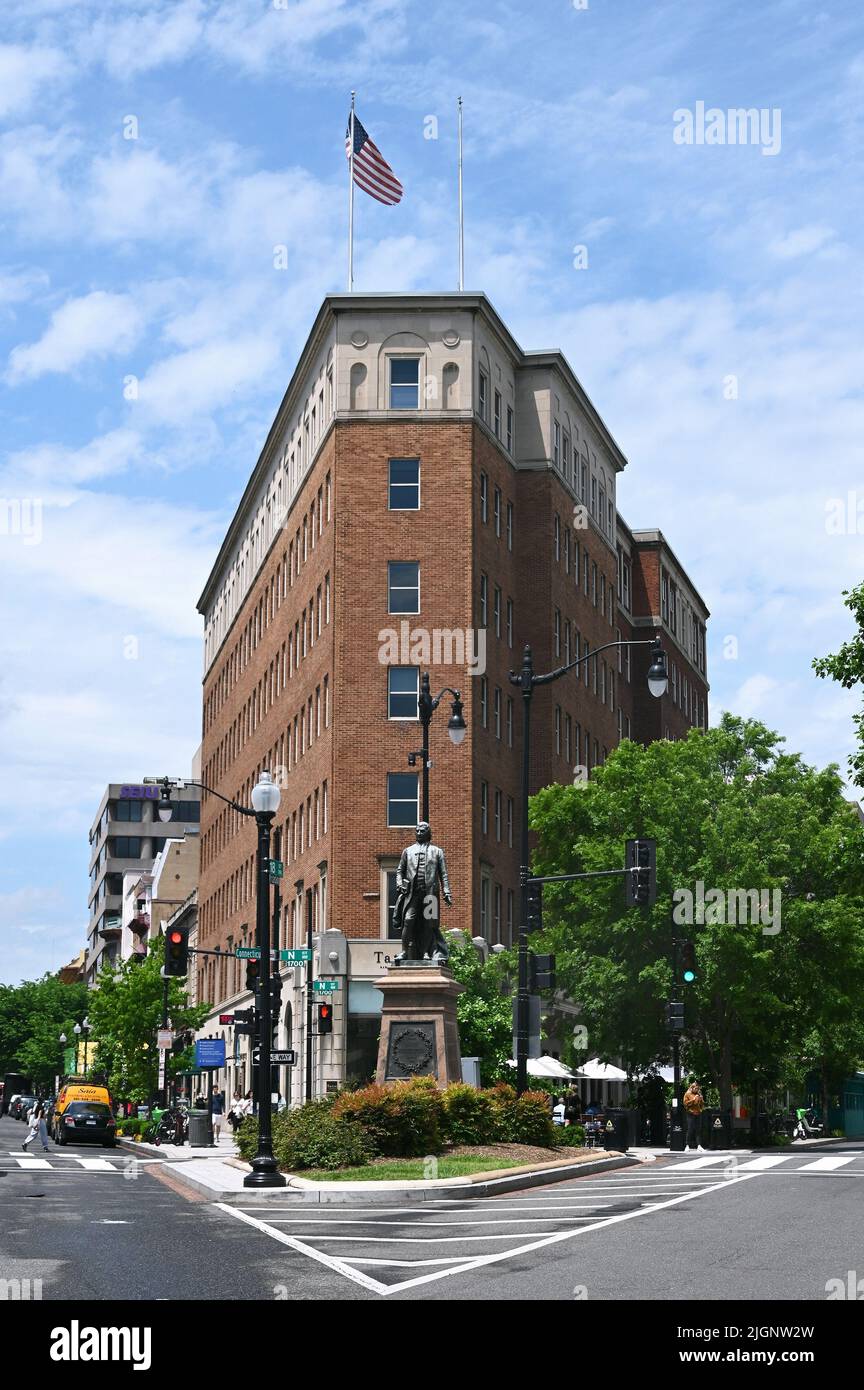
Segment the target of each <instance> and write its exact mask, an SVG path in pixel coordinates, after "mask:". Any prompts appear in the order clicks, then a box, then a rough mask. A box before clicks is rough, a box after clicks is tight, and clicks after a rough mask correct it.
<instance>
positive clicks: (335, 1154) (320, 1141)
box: [237, 1097, 372, 1173]
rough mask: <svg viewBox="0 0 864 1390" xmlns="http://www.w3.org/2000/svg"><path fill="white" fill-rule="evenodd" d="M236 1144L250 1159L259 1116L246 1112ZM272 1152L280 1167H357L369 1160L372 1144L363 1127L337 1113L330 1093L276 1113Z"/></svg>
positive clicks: (255, 1141)
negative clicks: (347, 1120)
mask: <svg viewBox="0 0 864 1390" xmlns="http://www.w3.org/2000/svg"><path fill="white" fill-rule="evenodd" d="M237 1147H238V1149H239V1150H240V1153H241V1155H242V1156H243V1158H245V1159H246V1160H247V1161H250V1160H251V1159H252V1158H254V1156H255V1153H256V1151H257V1148H258V1120H257V1119H255V1118H253V1117H252V1116H251V1115H250V1116H247V1117H246V1119H245V1120H244V1121H243V1123H242V1125H241V1126H240V1128H239V1129H238V1131H237ZM273 1154H274V1157H275V1159H276V1162H277V1164H278V1165H279V1167H280V1168H286V1169H288V1170H289V1172H292V1173H293V1172H299V1171H302V1169H304V1168H330V1169H332V1168H355V1167H359V1166H360V1165H362V1164H364V1163H368V1161H369V1159H370V1157H371V1156H372V1151H371V1146H370V1145H369V1143H368V1141H367V1140H366V1138H365V1135H364V1134H363V1132H362V1130H361V1129H359V1128H358V1127H355V1126H353V1125H349V1124H346V1123H344V1121H342V1120H339V1119H338V1118H337V1117H336V1115H335V1114H334V1107H333V1101H332V1098H331V1097H327V1098H325V1099H322V1100H312V1101H309V1102H308V1104H306V1105H301V1106H298V1108H297V1109H296V1110H283V1111H282V1112H281V1113H280V1114H278V1115H274V1116H273Z"/></svg>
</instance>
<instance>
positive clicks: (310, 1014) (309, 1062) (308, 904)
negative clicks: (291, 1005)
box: [304, 893, 315, 1100]
mask: <svg viewBox="0 0 864 1390" xmlns="http://www.w3.org/2000/svg"><path fill="white" fill-rule="evenodd" d="M304 902H305V911H306V950H307V951H308V952H309V956H308V959H307V961H306V1099H307V1100H311V1099H312V1090H313V1086H312V1076H313V1060H314V1046H315V1040H314V1037H313V1034H312V1023H313V1019H314V1003H313V999H312V995H313V989H312V965H313V962H312V897H311V894H310V893H306V895H305V898H304Z"/></svg>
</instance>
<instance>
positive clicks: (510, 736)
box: [507, 695, 513, 748]
mask: <svg viewBox="0 0 864 1390" xmlns="http://www.w3.org/2000/svg"><path fill="white" fill-rule="evenodd" d="M507 747H508V748H512V747H513V701H512V699H511V697H510V696H509V695H508V696H507Z"/></svg>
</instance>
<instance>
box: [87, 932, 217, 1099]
mask: <svg viewBox="0 0 864 1390" xmlns="http://www.w3.org/2000/svg"><path fill="white" fill-rule="evenodd" d="M163 961H164V941H163V938H161V937H159V938H156V939H155V940H153V941H151V942H150V945H149V950H148V953H147V955H146V956H145V958H144V960H143V961H137V960H126V961H123V962H122V963H121V965H120V966H119V967H118V968H117V969H115V970H111V969H110V968H106V969H105V970H103V972H102V974H101V975H100V976H99V988H98V989H97V990H95V991H93V992H91V994H90V998H89V1016H90V1023H91V1037H92V1038H93V1040H94V1045H95V1048H96V1056H95V1063H96V1066H97V1067H98V1069H99V1070H101V1071H103V1072H104V1073H105V1074H106V1076H107V1078H108V1084H109V1086H110V1088H111V1090H112V1091H113V1092H115V1093H116V1094H117V1095H122V1096H124V1097H126V1098H127V1099H129V1100H132V1101H144V1100H149V1099H150V1098H151V1097H152V1096H153V1095H154V1094H155V1092H156V1090H157V1087H158V1078H159V1054H158V1051H157V1049H156V1033H157V1030H158V1028H159V1027H160V1026H161V1022H162V998H163V989H164V985H165V981H164V979H163V977H162V975H161V973H160V971H161V967H162V964H163ZM208 1012H209V1006H208V1005H207V1004H197V1005H194V1006H190V1004H189V1001H188V996H187V994H186V988H185V984H184V983H183V982H182V981H181V980H178V979H170V980H169V981H168V1015H169V1018H170V1020H171V1025H172V1027H173V1029H174V1031H175V1032H183V1031H186V1030H194V1029H196V1028H200V1026H201V1024H202V1023H203V1022H204V1019H205V1018H206V1017H207V1014H208ZM182 1065H183V1060H182V1059H181V1058H177V1057H170V1056H169V1059H168V1075H169V1076H171V1075H173V1074H174V1072H175V1071H176V1070H178V1069H179V1068H180V1067H182Z"/></svg>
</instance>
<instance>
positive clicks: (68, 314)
mask: <svg viewBox="0 0 864 1390" xmlns="http://www.w3.org/2000/svg"><path fill="white" fill-rule="evenodd" d="M143 328H144V323H143V319H142V315H141V312H140V310H139V309H138V307H137V305H136V304H135V301H134V300H133V299H132V298H131V296H129V295H124V294H109V293H107V292H106V291H105V290H94V291H93V292H92V293H91V294H87V295H84V296H83V297H82V298H80V299H70V300H67V302H66V303H65V304H63V305H62V306H61V307H60V308H59V309H57V310H55V312H54V313H53V314H52V316H51V322H50V324H49V326H48V328H47V329H46V330H45V332H44V333H43V335H42V337H41V338H40V339H39V341H38V342H36V343H31V344H29V345H28V346H19V347H16V348H14V349H13V351H12V352H11V354H10V357H9V368H8V372H7V379H8V380H9V381H10V382H12V383H16V382H20V381H26V380H32V379H33V378H35V377H40V376H43V375H44V374H45V373H46V372H69V371H72V370H74V368H76V367H79V366H80V365H81V364H82V363H83V362H85V361H87V360H88V359H89V358H92V357H95V358H103V357H109V356H114V355H116V354H117V353H123V352H128V351H129V350H130V349H131V348H132V347H134V346H135V344H136V343H137V341H138V339H139V338H140V336H141V333H142V332H143Z"/></svg>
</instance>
